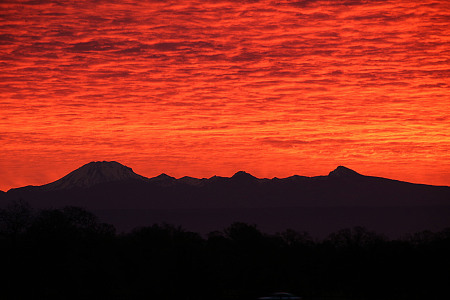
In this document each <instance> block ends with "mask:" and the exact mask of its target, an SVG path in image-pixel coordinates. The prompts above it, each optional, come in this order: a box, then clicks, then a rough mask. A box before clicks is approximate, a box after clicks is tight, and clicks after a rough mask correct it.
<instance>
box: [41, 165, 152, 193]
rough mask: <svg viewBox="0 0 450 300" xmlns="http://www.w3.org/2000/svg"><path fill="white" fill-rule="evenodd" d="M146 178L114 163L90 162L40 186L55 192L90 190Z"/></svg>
mask: <svg viewBox="0 0 450 300" xmlns="http://www.w3.org/2000/svg"><path fill="white" fill-rule="evenodd" d="M126 180H141V181H145V180H147V178H145V177H143V176H141V175H138V174H136V173H134V172H133V170H132V169H131V168H129V167H127V166H124V165H122V164H120V163H118V162H115V161H101V162H100V161H95V162H90V163H88V164H86V165H84V166H82V167H80V168H78V169H76V170H75V171H72V172H70V173H69V174H67V175H66V176H64V177H62V178H61V179H59V180H56V181H54V182H52V183H49V184H46V185H43V186H41V189H42V190H46V191H56V190H64V189H73V188H90V187H93V186H95V185H97V184H100V183H105V182H117V181H126Z"/></svg>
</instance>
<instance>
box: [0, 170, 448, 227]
mask: <svg viewBox="0 0 450 300" xmlns="http://www.w3.org/2000/svg"><path fill="white" fill-rule="evenodd" d="M2 198H3V200H2ZM19 198H22V199H24V200H26V201H28V202H29V203H30V204H31V206H33V207H37V208H46V207H62V206H67V205H72V206H81V207H85V208H87V209H89V210H93V211H96V212H98V213H99V214H100V215H101V214H104V218H105V220H112V221H111V222H112V223H114V224H115V225H116V226H118V227H119V228H124V229H130V228H131V227H132V226H136V225H139V224H140V225H144V224H148V223H149V222H150V223H152V222H172V223H175V224H180V225H185V226H191V227H192V226H194V227H195V226H197V227H196V228H193V229H196V230H197V231H202V230H203V231H204V230H206V229H207V228H210V229H211V230H214V229H218V228H217V227H216V228H213V224H216V226H218V225H219V224H223V225H224V226H226V225H229V223H231V222H232V221H247V222H252V223H256V224H261V226H267V228H266V229H267V230H270V229H276V228H278V229H280V230H282V229H283V228H280V227H282V226H284V227H285V228H284V229H286V228H287V227H294V228H301V229H309V230H310V231H311V232H314V230H316V231H317V229H318V228H322V229H321V230H322V232H324V231H326V230H328V229H336V228H337V229H340V227H345V226H347V225H351V224H354V225H355V226H356V225H364V224H366V225H367V226H369V227H373V228H374V229H376V228H381V230H383V231H385V232H406V231H408V230H409V229H411V230H412V229H414V228H415V229H416V230H417V229H432V228H434V227H436V226H437V227H442V226H450V218H448V215H450V187H445V186H431V185H423V184H413V183H408V182H402V181H397V180H392V179H386V178H380V177H373V176H365V175H362V174H359V173H358V172H356V171H354V170H351V169H349V168H346V167H344V166H339V167H337V168H336V169H335V170H333V171H331V172H330V173H329V174H328V175H325V176H315V177H306V176H298V175H294V176H290V177H287V178H273V179H266V178H264V179H260V178H257V177H254V176H253V175H251V174H249V173H246V172H244V171H239V172H237V173H235V174H234V175H233V176H232V177H220V176H213V177H211V178H202V179H197V178H192V177H187V176H185V177H182V178H180V179H176V178H174V177H171V176H169V175H167V174H164V173H163V174H161V175H159V176H156V177H153V178H146V177H144V176H141V175H138V174H136V173H134V172H133V170H132V169H131V168H129V167H127V166H124V165H122V164H120V163H118V162H91V163H88V164H86V165H84V166H82V167H80V168H78V169H76V170H74V171H73V172H71V173H69V174H67V175H66V176H64V177H62V178H61V179H59V180H57V181H55V182H52V183H49V184H46V185H42V186H27V187H23V188H17V189H11V190H9V191H8V192H7V193H4V194H3V196H2V195H1V193H0V205H1V206H4V205H5V204H6V203H7V202H8V201H10V200H14V199H19ZM111 214H114V215H115V217H111ZM139 220H140V221H139ZM388 220H390V221H388ZM227 222H228V224H227ZM433 226H434V227H433ZM335 227H336V228H335ZM326 228H328V229H326ZM319 231H320V230H319ZM319 231H317V232H319Z"/></svg>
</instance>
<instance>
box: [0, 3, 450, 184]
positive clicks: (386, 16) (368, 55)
mask: <svg viewBox="0 0 450 300" xmlns="http://www.w3.org/2000/svg"><path fill="white" fill-rule="evenodd" d="M0 10H1V11H2V14H1V16H0V65H1V70H2V75H1V76H0V77H1V80H0V93H1V97H0V144H1V146H0V149H1V150H0V153H1V155H0V190H5V189H10V188H13V187H20V186H25V185H29V184H31V185H42V184H46V183H48V182H51V181H54V180H56V179H57V178H61V177H62V176H64V175H65V174H67V173H68V172H70V171H72V170H74V169H76V168H77V167H79V166H80V165H82V164H83V163H84V162H86V161H93V160H103V159H104V160H109V161H121V162H122V163H123V164H124V165H128V166H133V167H134V170H135V172H136V173H138V174H145V176H149V177H150V176H156V175H157V174H160V173H167V174H171V176H174V177H182V176H185V175H188V176H192V177H196V178H202V177H208V176H212V175H219V176H230V175H231V174H234V172H236V170H245V171H246V172H249V173H251V174H253V175H254V176H256V177H259V178H269V177H279V178H283V177H288V176H291V175H293V174H301V175H303V176H318V175H320V174H327V173H328V172H329V171H330V170H333V169H334V168H335V167H336V166H338V165H344V166H347V167H348V168H350V169H353V170H357V171H358V172H359V173H361V174H368V175H375V176H378V177H383V178H391V179H395V180H401V181H406V182H413V183H421V184H430V185H445V186H450V156H449V153H450V132H449V130H448V128H449V127H450V117H449V116H450V93H449V91H450V85H449V83H448V82H447V81H448V80H446V79H447V78H449V70H450V53H449V51H448V37H449V36H450V18H449V13H448V11H449V10H448V1H444V0H438V1H434V0H425V1H420V2H414V1H413V2H411V1H406V0H401V1H393V0H388V1H381V2H380V1H348V0H342V1H325V0H317V1H270V0H259V1H241V2H239V1H238V2H236V1H211V0H207V1H202V2H198V1H193V0H192V1H191V0H186V1H181V2H179V1H136V0H130V1H127V2H118V3H110V2H108V1H106V2H103V1H100V2H99V1H94V0H81V1H77V2H76V3H64V4H63V3H61V2H58V1H56V0H49V1H45V2H42V3H40V2H39V1H25V2H24V1H16V0H11V1H2V2H1V3H0Z"/></svg>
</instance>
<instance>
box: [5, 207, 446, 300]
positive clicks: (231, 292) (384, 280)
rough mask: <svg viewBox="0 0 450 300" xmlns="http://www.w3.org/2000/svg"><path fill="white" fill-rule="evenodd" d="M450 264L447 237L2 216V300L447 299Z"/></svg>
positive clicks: (15, 211)
mask: <svg viewBox="0 0 450 300" xmlns="http://www.w3.org/2000/svg"><path fill="white" fill-rule="evenodd" d="M449 254H450V228H449V229H445V230H442V231H440V232H429V231H423V232H418V233H415V234H411V235H409V236H407V237H404V238H401V239H389V238H386V237H385V236H383V235H380V234H377V233H375V232H373V231H370V230H368V229H365V228H363V227H355V228H350V229H343V230H339V231H337V232H335V233H332V234H330V235H329V236H328V237H327V238H325V239H322V240H317V239H314V238H312V237H311V236H310V235H309V234H308V233H306V232H299V231H295V230H292V229H287V230H285V231H284V232H280V233H277V234H267V233H264V232H261V231H260V230H259V229H258V228H257V226H256V225H254V224H246V223H233V224H230V226H228V227H227V228H225V229H223V230H219V231H214V232H211V233H209V234H208V235H207V236H201V235H199V234H197V233H194V232H189V231H186V230H184V229H183V228H181V227H179V226H175V225H170V224H154V225H151V226H147V227H140V228H135V229H134V230H132V231H131V232H128V233H117V232H116V231H115V228H114V227H113V226H112V225H109V224H104V223H101V222H100V221H99V220H98V218H97V217H96V216H95V215H94V214H92V213H90V212H89V211H87V210H85V209H82V208H79V207H65V208H59V209H46V210H39V211H36V210H33V209H32V208H31V207H30V206H29V205H28V204H27V203H25V202H23V201H16V202H13V203H11V204H10V205H9V206H8V207H7V208H5V209H1V210H0V258H1V270H2V273H3V274H4V276H3V277H4V279H3V280H2V287H1V291H0V293H1V295H2V296H1V297H0V298H2V299H190V300H193V299H212V300H215V299H217V300H221V299H224V300H225V299H239V300H240V299H257V298H258V297H261V296H267V295H268V294H270V293H272V292H276V291H288V292H292V293H294V294H296V295H299V296H302V297H303V299H383V300H386V299H396V300H398V299H437V298H438V297H439V299H441V297H442V295H448V294H449V293H448V283H449V282H450V275H449V270H450V256H449Z"/></svg>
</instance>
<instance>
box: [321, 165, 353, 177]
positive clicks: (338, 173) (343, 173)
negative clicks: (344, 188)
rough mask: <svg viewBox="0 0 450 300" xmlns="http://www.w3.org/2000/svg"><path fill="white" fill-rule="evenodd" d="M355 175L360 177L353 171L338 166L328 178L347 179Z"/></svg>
mask: <svg viewBox="0 0 450 300" xmlns="http://www.w3.org/2000/svg"><path fill="white" fill-rule="evenodd" d="M355 175H356V176H361V174H359V173H358V172H356V171H353V170H352V169H349V168H347V167H344V166H338V167H337V168H336V169H334V170H333V171H331V172H330V173H329V174H328V176H335V177H349V176H355Z"/></svg>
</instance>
